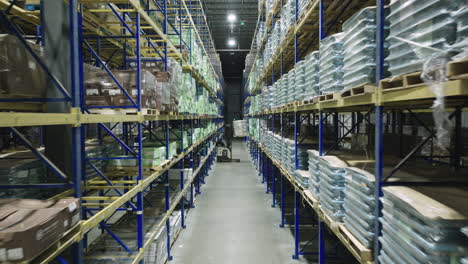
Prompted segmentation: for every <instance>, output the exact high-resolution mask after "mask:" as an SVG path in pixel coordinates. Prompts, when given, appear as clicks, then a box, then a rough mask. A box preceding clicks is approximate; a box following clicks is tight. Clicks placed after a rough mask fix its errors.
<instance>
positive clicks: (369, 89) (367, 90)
mask: <svg viewBox="0 0 468 264" xmlns="http://www.w3.org/2000/svg"><path fill="white" fill-rule="evenodd" d="M375 89H376V87H375V86H374V85H371V84H363V85H359V86H356V87H353V88H350V89H347V90H346V91H343V92H341V97H342V98H347V97H352V96H359V95H365V94H372V93H374V92H375Z"/></svg>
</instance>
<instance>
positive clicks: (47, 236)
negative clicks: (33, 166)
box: [0, 198, 81, 263]
mask: <svg viewBox="0 0 468 264" xmlns="http://www.w3.org/2000/svg"><path fill="white" fill-rule="evenodd" d="M80 207H81V204H80V200H79V199H74V198H66V199H60V200H47V201H44V200H32V199H1V200H0V216H1V218H0V219H1V220H0V227H1V228H0V252H1V254H0V261H2V262H3V263H19V262H21V263H24V262H27V263H29V262H30V261H31V260H32V259H34V258H35V257H37V256H38V255H40V254H41V253H42V252H43V251H44V250H46V249H47V248H48V247H49V246H50V245H51V244H53V243H55V242H57V241H58V240H59V239H60V238H61V237H62V236H63V234H65V233H66V232H67V231H69V230H70V229H72V228H73V227H74V226H75V225H76V224H77V223H78V222H79V220H80V218H81V217H80V214H81V210H80Z"/></svg>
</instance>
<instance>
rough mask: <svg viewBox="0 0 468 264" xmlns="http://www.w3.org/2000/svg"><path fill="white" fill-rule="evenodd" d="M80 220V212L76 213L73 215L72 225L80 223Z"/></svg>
mask: <svg viewBox="0 0 468 264" xmlns="http://www.w3.org/2000/svg"><path fill="white" fill-rule="evenodd" d="M78 221H80V214H76V215H74V216H73V217H72V223H71V224H72V226H74V225H75V224H76V223H78Z"/></svg>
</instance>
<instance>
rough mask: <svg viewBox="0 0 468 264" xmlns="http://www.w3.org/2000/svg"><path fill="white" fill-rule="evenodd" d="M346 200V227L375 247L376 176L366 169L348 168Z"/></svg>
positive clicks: (368, 245)
mask: <svg viewBox="0 0 468 264" xmlns="http://www.w3.org/2000/svg"><path fill="white" fill-rule="evenodd" d="M347 172H348V175H347V181H346V186H345V194H346V199H345V201H344V206H343V207H344V209H345V217H344V224H345V226H346V228H347V229H348V230H349V231H350V232H351V233H352V234H353V235H354V236H355V237H356V238H357V239H358V240H359V241H361V243H362V244H363V245H364V246H366V247H368V248H372V247H373V242H374V237H375V233H374V222H375V191H374V190H375V176H374V175H373V174H371V173H369V172H367V171H365V170H361V169H358V168H354V167H349V168H347Z"/></svg>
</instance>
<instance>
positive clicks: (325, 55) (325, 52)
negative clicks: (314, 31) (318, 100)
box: [320, 33, 344, 94]
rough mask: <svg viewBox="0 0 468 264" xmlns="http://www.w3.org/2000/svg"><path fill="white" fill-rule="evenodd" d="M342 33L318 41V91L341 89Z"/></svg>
mask: <svg viewBox="0 0 468 264" xmlns="http://www.w3.org/2000/svg"><path fill="white" fill-rule="evenodd" d="M343 37H344V33H338V34H334V35H331V36H329V37H327V38H324V39H323V40H321V41H320V93H321V94H327V93H333V92H339V91H341V90H343V76H344V70H343V66H344V61H343V60H344V57H343Z"/></svg>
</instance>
